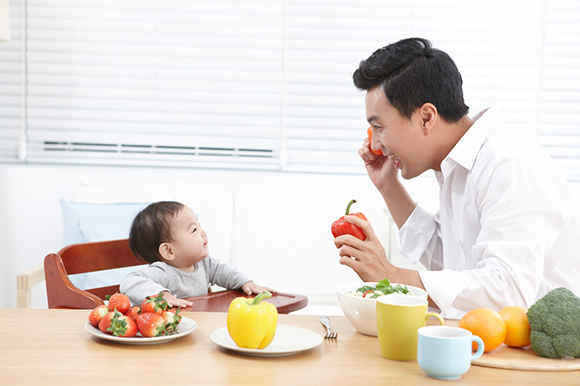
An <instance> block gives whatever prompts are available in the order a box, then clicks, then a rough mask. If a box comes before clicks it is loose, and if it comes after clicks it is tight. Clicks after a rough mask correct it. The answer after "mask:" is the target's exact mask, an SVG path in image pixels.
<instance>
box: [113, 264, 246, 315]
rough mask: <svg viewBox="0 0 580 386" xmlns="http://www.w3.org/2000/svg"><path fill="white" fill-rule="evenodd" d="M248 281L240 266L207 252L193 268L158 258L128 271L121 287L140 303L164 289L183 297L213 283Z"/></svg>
mask: <svg viewBox="0 0 580 386" xmlns="http://www.w3.org/2000/svg"><path fill="white" fill-rule="evenodd" d="M249 281H250V278H249V277H248V276H247V275H246V274H244V273H242V272H241V271H240V270H238V269H237V268H235V267H232V266H231V265H229V264H227V263H224V262H222V261H220V260H218V259H215V258H212V257H210V256H208V257H206V258H205V259H203V260H202V261H200V262H199V263H197V264H196V265H195V271H193V272H184V271H182V270H180V269H178V268H175V267H173V266H171V265H169V264H166V263H163V262H161V261H156V262H155V263H152V264H150V265H149V266H148V267H146V268H145V269H143V270H141V271H135V272H131V273H130V274H128V275H127V276H126V277H125V279H123V282H122V283H121V286H120V288H119V290H120V292H122V293H125V294H126V295H127V296H129V299H131V303H132V304H133V305H141V303H142V302H143V300H144V299H145V297H147V296H151V295H156V294H158V293H159V292H161V291H169V292H170V293H171V294H173V295H174V296H175V297H177V298H184V297H188V296H196V295H203V294H206V293H207V289H208V286H209V285H210V284H211V285H218V286H220V287H224V288H226V289H239V288H241V287H242V285H244V283H247V282H249Z"/></svg>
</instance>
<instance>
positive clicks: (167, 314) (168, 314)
mask: <svg viewBox="0 0 580 386" xmlns="http://www.w3.org/2000/svg"><path fill="white" fill-rule="evenodd" d="M161 316H163V319H164V320H165V334H166V335H169V334H174V333H176V332H177V326H178V325H179V322H181V315H179V308H178V309H177V310H176V309H173V308H172V309H169V310H167V311H163V313H162V314H161Z"/></svg>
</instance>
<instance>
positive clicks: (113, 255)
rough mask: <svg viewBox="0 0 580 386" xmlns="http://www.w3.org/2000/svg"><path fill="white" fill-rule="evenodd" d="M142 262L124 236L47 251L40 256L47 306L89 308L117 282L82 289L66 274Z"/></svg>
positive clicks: (116, 285)
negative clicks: (42, 263) (54, 251)
mask: <svg viewBox="0 0 580 386" xmlns="http://www.w3.org/2000/svg"><path fill="white" fill-rule="evenodd" d="M143 264H145V263H144V262H143V261H141V260H139V259H137V258H136V257H135V256H134V255H133V253H132V252H131V249H130V248H129V240H128V239H121V240H112V241H99V242H91V243H82V244H73V245H69V246H67V247H64V248H63V249H61V250H60V251H58V252H57V253H51V254H49V255H47V256H46V257H45V259H44V275H45V281H46V294H47V297H48V308H79V309H91V308H94V307H96V306H98V305H101V304H105V303H104V300H105V297H106V296H107V295H112V294H114V293H115V292H117V291H118V290H119V284H120V283H119V284H115V285H111V286H107V287H100V288H91V289H85V290H82V289H80V288H77V287H76V286H75V285H74V284H73V283H72V282H71V280H70V278H69V275H74V274H79V273H87V272H95V271H103V270H109V269H116V268H123V267H131V266H137V265H143Z"/></svg>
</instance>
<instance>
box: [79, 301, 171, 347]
mask: <svg viewBox="0 0 580 386" xmlns="http://www.w3.org/2000/svg"><path fill="white" fill-rule="evenodd" d="M107 299H108V300H109V304H108V305H101V306H97V307H95V309H93V310H92V311H91V313H90V314H89V322H90V323H91V324H92V325H93V326H95V327H97V328H98V329H99V330H101V331H102V332H104V333H105V334H111V335H115V336H120V337H126V338H130V337H134V336H135V335H137V333H138V332H140V333H141V335H142V336H144V337H154V336H164V335H170V334H174V333H176V332H177V326H178V325H179V322H180V321H181V316H180V315H179V308H177V309H175V308H170V307H169V306H168V304H167V301H166V300H165V299H163V293H160V294H159V295H157V296H147V297H146V298H145V300H143V303H141V307H139V306H134V307H131V301H130V300H129V297H128V296H127V295H125V294H121V293H116V294H114V295H111V296H108V297H107Z"/></svg>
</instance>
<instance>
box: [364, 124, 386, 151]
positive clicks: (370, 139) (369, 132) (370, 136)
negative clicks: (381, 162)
mask: <svg viewBox="0 0 580 386" xmlns="http://www.w3.org/2000/svg"><path fill="white" fill-rule="evenodd" d="M367 137H369V149H371V152H372V153H373V154H376V155H383V151H382V150H375V149H373V148H372V146H371V145H372V143H373V129H371V128H370V127H369V128H368V129H367Z"/></svg>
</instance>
